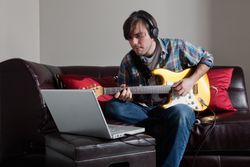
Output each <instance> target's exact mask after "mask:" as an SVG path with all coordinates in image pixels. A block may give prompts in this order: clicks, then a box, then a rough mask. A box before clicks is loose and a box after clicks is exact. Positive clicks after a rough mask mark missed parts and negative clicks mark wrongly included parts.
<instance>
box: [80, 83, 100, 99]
mask: <svg viewBox="0 0 250 167" xmlns="http://www.w3.org/2000/svg"><path fill="white" fill-rule="evenodd" d="M83 89H92V90H93V91H94V92H95V94H96V97H99V96H100V95H103V91H104V89H103V87H102V86H96V85H95V84H93V85H90V86H87V87H85V88H83Z"/></svg>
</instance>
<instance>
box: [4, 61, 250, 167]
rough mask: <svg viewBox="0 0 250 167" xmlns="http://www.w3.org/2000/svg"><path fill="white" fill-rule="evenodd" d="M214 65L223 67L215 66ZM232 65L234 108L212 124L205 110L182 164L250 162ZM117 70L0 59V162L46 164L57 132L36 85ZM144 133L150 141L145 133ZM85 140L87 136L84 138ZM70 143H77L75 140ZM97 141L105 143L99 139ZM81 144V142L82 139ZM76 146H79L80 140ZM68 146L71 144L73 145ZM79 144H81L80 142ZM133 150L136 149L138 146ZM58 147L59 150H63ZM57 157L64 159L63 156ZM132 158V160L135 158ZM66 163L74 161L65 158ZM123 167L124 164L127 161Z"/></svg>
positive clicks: (249, 121)
mask: <svg viewBox="0 0 250 167" xmlns="http://www.w3.org/2000/svg"><path fill="white" fill-rule="evenodd" d="M214 68H228V67H222V66H216V67H214ZM233 68H234V72H233V76H232V81H231V85H230V88H229V91H228V92H229V96H230V99H231V101H232V103H233V106H234V107H235V108H236V109H237V110H238V111H237V112H223V111H219V112H217V113H218V114H217V115H216V122H214V121H212V118H213V116H212V115H209V114H204V115H203V116H202V117H201V119H200V120H201V123H200V124H196V125H194V126H193V129H192V134H191V137H190V141H189V144H188V146H187V149H186V152H185V156H184V158H183V160H182V163H181V167H191V166H196V167H211V166H213V167H234V166H235V167H236V166H237V167H238V166H241V167H248V166H250V130H249V129H250V111H249V107H248V101H247V94H246V85H245V81H244V74H243V71H242V69H241V68H240V67H236V66H235V67H233ZM117 70H118V67H117V66H108V67H101V66H64V67H59V66H51V65H44V64H39V63H34V62H30V61H26V60H22V59H10V60H7V61H4V62H1V63H0V122H1V123H0V132H1V133H0V165H1V166H4V165H5V166H14V165H16V166H20V165H21V164H24V165H26V166H29V165H30V166H45V165H46V163H45V162H46V161H45V160H46V159H47V154H48V152H47V148H46V145H47V146H48V145H50V146H51V147H53V144H55V145H57V143H56V142H57V141H58V138H56V137H55V136H57V135H58V134H59V133H58V132H57V129H56V126H55V124H54V122H53V120H52V119H51V116H50V114H49V112H48V109H47V108H46V106H45V104H44V102H43V100H42V98H41V95H40V88H51V89H55V88H58V80H57V79H56V77H55V76H56V74H59V75H60V74H84V75H91V76H94V77H103V76H115V75H116V74H117ZM144 137H145V138H147V139H149V140H151V141H154V140H153V138H151V137H150V136H144ZM55 138H56V139H55ZM66 138H67V137H65V138H64V139H62V140H61V139H59V140H60V141H59V143H60V145H59V146H60V148H61V147H64V145H63V143H65V141H63V140H66ZM71 138H72V137H71ZM54 139H55V140H54ZM90 139H91V138H88V140H87V141H89V140H90ZM81 140H82V139H81ZM96 140H97V139H94V138H93V141H95V142H96ZM70 141H72V140H70ZM74 141H78V142H79V139H77V140H74ZM46 142H47V144H46ZM67 142H68V141H67ZM98 142H104V141H102V140H98ZM48 143H49V144H48ZM83 143H84V145H86V141H85V142H83ZM74 144H75V143H74V142H73V145H74ZM77 144H78V146H79V143H77ZM70 145H71V146H72V144H70ZM121 146H122V145H121ZM65 147H66V146H65ZM117 147H118V148H119V147H120V145H119V144H118V146H117ZM79 148H84V147H80V146H79ZM116 149H117V148H116ZM132 149H134V148H132ZM137 149H138V150H140V148H137ZM118 150H119V149H118ZM149 150H150V151H151V153H152V154H147V156H146V157H147V158H149V157H152V156H155V154H154V153H153V152H154V150H153V148H152V147H150V148H149ZM61 151H62V152H63V150H61ZM68 151H69V150H68ZM144 151H145V150H144ZM69 152H70V151H69ZM71 153H72V152H71ZM72 154H74V152H73V153H72ZM87 154H88V152H86V155H85V157H86V156H88V155H87ZM83 157H84V155H83ZM61 158H62V159H63V157H61ZM127 158H129V157H127ZM62 159H60V160H62ZM149 159H150V158H149ZM150 160H151V161H152V164H148V166H154V165H155V159H154V158H152V159H150ZM133 161H135V162H136V158H134V159H133ZM70 163H71V164H74V163H75V162H74V161H72V162H71V161H70ZM135 164H136V163H135ZM79 166H81V165H79ZM110 166H112V165H110ZM114 166H115V165H114ZM118 166H119V165H118ZM121 166H122V165H121ZM125 166H126V164H125ZM127 166H129V165H128V164H127ZM131 166H133V165H131ZM134 166H136V165H134Z"/></svg>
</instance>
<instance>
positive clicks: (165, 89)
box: [103, 85, 171, 94]
mask: <svg viewBox="0 0 250 167" xmlns="http://www.w3.org/2000/svg"><path fill="white" fill-rule="evenodd" d="M129 88H130V90H131V92H132V93H133V94H167V93H169V91H170V90H171V86H168V85H166V86H165V85H154V86H132V87H129ZM121 90H123V88H121V87H108V88H104V90H103V93H104V94H115V93H116V92H119V91H121Z"/></svg>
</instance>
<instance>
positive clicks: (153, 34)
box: [150, 27, 159, 38]
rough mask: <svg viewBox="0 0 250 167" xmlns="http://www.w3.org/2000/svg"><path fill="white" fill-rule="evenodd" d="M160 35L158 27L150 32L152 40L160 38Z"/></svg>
mask: <svg viewBox="0 0 250 167" xmlns="http://www.w3.org/2000/svg"><path fill="white" fill-rule="evenodd" d="M158 33H159V30H158V28H157V27H153V28H151V30H150V36H151V38H158Z"/></svg>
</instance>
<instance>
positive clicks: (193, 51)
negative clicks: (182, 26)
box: [179, 40, 214, 67]
mask: <svg viewBox="0 0 250 167" xmlns="http://www.w3.org/2000/svg"><path fill="white" fill-rule="evenodd" d="M179 44H180V48H181V49H182V51H183V56H184V57H185V58H186V59H187V60H188V61H189V63H190V64H191V65H197V64H206V65H207V66H208V67H212V66H213V64H214V58H213V55H212V54H211V53H209V52H208V51H206V50H205V49H203V48H202V47H196V46H195V45H193V44H191V43H189V42H187V41H183V40H180V43H179Z"/></svg>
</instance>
